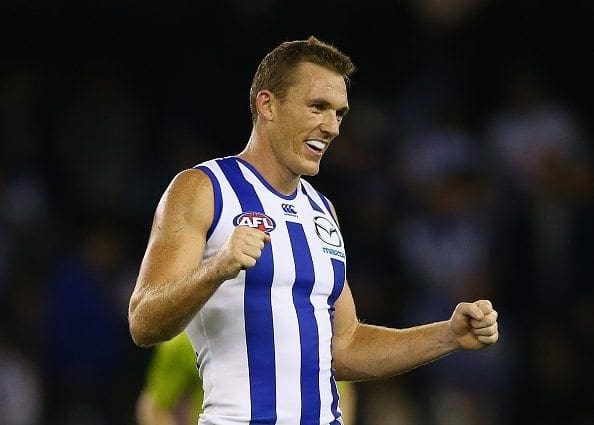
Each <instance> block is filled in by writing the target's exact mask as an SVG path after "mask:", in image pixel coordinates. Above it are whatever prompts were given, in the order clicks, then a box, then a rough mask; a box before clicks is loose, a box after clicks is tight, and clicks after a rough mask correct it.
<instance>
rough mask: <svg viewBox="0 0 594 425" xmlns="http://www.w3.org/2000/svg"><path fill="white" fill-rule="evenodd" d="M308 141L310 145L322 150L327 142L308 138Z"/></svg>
mask: <svg viewBox="0 0 594 425" xmlns="http://www.w3.org/2000/svg"><path fill="white" fill-rule="evenodd" d="M306 143H307V145H308V146H311V147H312V148H314V149H317V150H320V151H321V150H323V149H324V148H325V147H326V143H324V142H322V141H321V140H308V141H307V142H306Z"/></svg>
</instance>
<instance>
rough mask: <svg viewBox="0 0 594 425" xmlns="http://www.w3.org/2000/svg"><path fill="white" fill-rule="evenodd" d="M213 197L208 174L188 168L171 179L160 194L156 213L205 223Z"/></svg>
mask: <svg viewBox="0 0 594 425" xmlns="http://www.w3.org/2000/svg"><path fill="white" fill-rule="evenodd" d="M213 199H214V195H213V185H212V182H211V180H210V178H209V176H208V175H207V174H206V173H205V172H204V171H202V170H200V169H197V168H188V169H185V170H182V171H180V172H178V173H177V174H176V175H175V176H174V177H173V178H172V179H171V181H170V182H169V184H168V186H167V188H166V189H165V191H164V193H163V195H162V196H161V200H160V201H159V206H158V208H157V214H158V215H159V216H168V217H179V218H180V219H181V218H184V219H185V220H190V221H195V220H198V221H200V222H202V221H205V223H206V222H208V220H209V218H210V217H211V216H212V215H213V206H212V204H213Z"/></svg>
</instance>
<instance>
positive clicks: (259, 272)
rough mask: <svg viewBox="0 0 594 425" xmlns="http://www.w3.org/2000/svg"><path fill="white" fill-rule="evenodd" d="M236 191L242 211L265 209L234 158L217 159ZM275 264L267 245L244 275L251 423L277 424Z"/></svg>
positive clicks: (270, 249) (270, 248) (261, 210)
mask: <svg viewBox="0 0 594 425" xmlns="http://www.w3.org/2000/svg"><path fill="white" fill-rule="evenodd" d="M217 163H218V164H219V166H220V167H221V170H223V173H224V174H225V177H227V180H229V183H230V184H231V187H232V188H233V190H234V191H235V194H236V195H237V198H238V199H239V203H240V204H241V209H242V210H243V211H244V212H248V211H252V212H261V213H264V208H263V206H262V203H261V202H260V199H259V198H258V195H257V194H256V191H255V190H254V187H253V186H252V185H251V184H250V183H249V182H248V181H247V180H246V179H245V177H244V176H243V174H242V173H241V170H240V169H239V165H238V164H237V161H235V159H234V158H224V159H219V160H217ZM273 271H274V262H273V258H272V247H271V244H270V243H268V244H266V245H265V246H264V249H263V250H262V256H261V257H260V259H259V260H258V261H257V262H256V265H255V266H254V267H252V268H251V269H249V270H246V272H245V295H244V310H245V311H244V315H245V333H246V345H247V356H248V367H249V375H250V402H251V409H252V417H251V420H250V424H274V423H275V422H276V380H275V375H276V370H275V366H274V365H275V360H274V328H273V323H272V302H271V298H270V292H271V287H272V278H273Z"/></svg>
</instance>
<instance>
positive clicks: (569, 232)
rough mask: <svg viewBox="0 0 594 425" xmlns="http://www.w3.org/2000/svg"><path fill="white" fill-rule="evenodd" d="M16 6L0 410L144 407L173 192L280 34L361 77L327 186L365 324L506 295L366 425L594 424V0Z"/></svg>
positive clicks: (2, 239)
mask: <svg viewBox="0 0 594 425" xmlns="http://www.w3.org/2000/svg"><path fill="white" fill-rule="evenodd" d="M136 3H137V2H132V1H114V0H104V1H90V2H74V1H61V2H51V1H49V2H43V3H41V2H35V1H33V0H13V1H3V2H2V3H0V35H1V39H2V42H1V45H2V51H1V53H0V206H1V208H0V425H40V424H50V425H53V424H59V425H70V424H76V425H87V424H89V425H103V424H110V425H119V424H122V425H128V424H133V423H134V420H133V410H134V403H135V400H136V397H137V395H138V392H139V390H140V387H141V385H142V383H143V379H144V375H143V374H144V371H145V367H146V365H147V360H148V358H149V355H150V350H149V349H141V348H138V347H136V346H135V345H134V344H133V343H132V341H131V339H130V336H129V333H128V325H127V306H128V300H129V296H130V294H131V291H132V288H133V285H134V279H135V276H136V273H137V271H138V267H139V264H140V261H141V258H142V255H143V253H144V248H145V245H146V242H147V238H148V234H149V230H150V225H151V221H152V216H153V212H154V208H155V206H156V203H157V202H158V199H159V197H160V196H161V193H162V192H163V190H164V189H165V187H166V186H167V184H168V183H169V181H170V179H171V178H172V177H173V176H174V175H175V174H176V173H177V172H178V171H180V170H182V169H184V168H187V167H191V166H193V165H195V164H197V163H198V162H201V161H203V160H205V159H208V158H210V157H213V156H224V155H229V154H234V153H238V152H239V151H240V150H241V149H242V148H243V146H244V144H245V142H246V141H247V138H248V136H249V133H250V130H251V121H250V114H249V104H248V94H249V86H250V83H251V78H252V75H253V72H254V71H255V68H256V66H257V65H258V62H259V61H260V59H261V58H262V57H263V56H264V55H265V54H266V53H267V52H268V51H269V50H270V49H271V48H272V47H274V46H275V45H276V44H277V43H279V42H281V41H285V40H290V39H296V38H306V37H307V36H309V35H316V36H317V37H319V38H321V39H322V40H325V41H329V42H331V43H333V44H335V45H336V46H337V47H339V48H341V49H343V50H344V51H346V52H347V53H348V54H349V55H350V56H351V57H352V59H353V60H354V61H355V63H356V64H357V65H358V66H359V71H358V72H357V73H356V74H355V75H354V76H353V83H352V86H351V88H350V104H351V113H350V114H349V116H348V118H347V119H346V121H345V122H344V124H343V128H342V132H341V136H340V137H339V139H337V140H336V142H335V144H334V145H333V147H332V149H331V150H330V151H329V152H328V153H327V155H326V157H325V159H324V161H323V165H322V171H321V173H320V174H319V175H318V176H317V177H315V178H311V179H310V181H311V182H312V183H313V184H314V185H316V186H317V187H318V188H319V189H320V190H321V191H322V192H324V193H325V194H326V195H327V196H329V198H330V199H332V200H333V202H334V204H335V205H336V207H337V210H338V213H339V217H340V220H341V224H342V229H343V235H344V238H345V241H346V245H347V249H348V252H349V257H348V258H349V259H348V261H349V263H348V271H347V273H348V276H349V280H350V283H351V286H352V289H353V293H354V296H355V300H356V303H357V307H358V314H359V316H360V318H361V319H362V320H364V321H366V322H368V323H377V324H385V325H389V326H396V327H405V326H411V325H415V324H420V323H424V322H427V321H434V320H442V319H445V318H448V317H449V315H450V313H451V311H452V309H453V307H454V305H455V304H456V303H457V302H458V301H460V300H472V299H475V298H479V297H480V298H490V299H492V300H493V302H494V304H495V306H496V308H497V310H498V311H499V313H500V332H501V340H500V343H499V344H498V345H497V346H495V347H493V348H492V349H489V350H485V351H482V352H479V353H460V352H459V353H455V354H453V355H451V356H449V357H447V358H445V359H442V360H439V361H438V362H435V363H432V364H430V365H427V366H425V367H423V368H420V369H417V370H414V371H412V372H409V373H408V374H405V375H402V376H399V377H396V378H393V379H389V380H383V381H377V382H366V383H358V384H357V388H358V389H359V390H360V396H359V413H358V421H357V423H358V424H361V425H388V424H390V425H394V424H401V425H413V424H414V425H416V424H421V425H423V424H438V425H441V424H443V425H450V424H452V425H453V424H462V425H466V424H479V423H480V424H483V425H502V424H520V423H521V424H537V423H538V424H579V425H582V424H592V423H594V413H593V410H592V406H593V404H594V393H593V392H592V391H591V390H590V385H589V384H590V383H591V382H592V380H593V379H594V367H593V364H592V363H593V360H594V338H593V336H594V333H593V331H592V329H594V294H593V289H592V287H593V285H592V283H594V257H593V253H594V220H593V218H594V214H593V213H594V179H593V175H594V173H593V155H592V150H593V148H594V143H593V139H592V137H593V135H592V132H593V130H594V128H593V120H592V113H591V111H592V109H593V106H594V105H593V99H594V98H593V94H594V93H593V87H594V86H593V82H592V76H593V75H594V72H593V71H594V69H593V68H594V65H592V61H591V58H589V56H591V55H592V48H591V40H592V39H594V37H593V36H594V3H592V2H585V1H584V2H569V3H559V2H538V1H523V2H512V1H496V0H476V1H471V0H416V1H415V0H409V1H405V0H402V1H393V2H388V4H383V2H381V3H380V2H378V3H375V2H373V1H360V0H343V1H341V2H338V3H337V2H311V3H310V2H291V3H288V2H282V1H279V0H260V1H255V2H245V1H241V0H222V1H218V2H190V1H187V0H170V1H168V2H164V1H154V0H149V1H145V2H143V3H142V5H138V4H136Z"/></svg>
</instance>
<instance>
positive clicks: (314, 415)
mask: <svg viewBox="0 0 594 425" xmlns="http://www.w3.org/2000/svg"><path fill="white" fill-rule="evenodd" d="M196 167H197V168H200V169H201V170H203V171H204V172H206V173H207V174H208V176H209V177H210V179H211V181H212V183H213V187H214V193H215V217H214V220H213V224H212V226H211V228H210V230H209V232H208V235H207V237H208V240H207V245H206V250H205V254H204V260H208V259H209V258H211V257H212V256H213V255H214V254H215V253H216V252H217V251H218V250H219V248H220V247H221V246H222V244H223V243H224V242H225V241H226V239H227V237H228V236H229V234H230V233H231V232H232V231H233V228H234V227H235V226H237V225H248V226H252V227H258V228H260V229H262V230H264V231H266V232H268V233H269V234H270V237H271V242H270V243H269V244H266V246H265V248H264V250H263V251H262V256H261V257H260V259H259V260H258V262H257V263H256V266H255V267H253V268H251V269H248V270H247V271H241V272H240V273H239V275H238V276H237V277H236V278H235V279H232V280H228V281H226V282H224V283H223V284H222V285H221V286H220V287H219V289H218V290H217V291H216V292H215V294H214V295H213V296H212V298H211V299H209V300H208V302H207V303H206V304H205V305H204V306H203V307H202V309H201V310H200V311H199V313H198V314H197V315H196V317H195V318H194V319H193V320H192V321H191V322H190V324H189V325H188V327H187V329H186V332H187V333H188V335H189V337H190V339H191V341H192V344H193V346H194V349H195V351H196V354H197V356H198V357H197V358H198V364H199V370H200V376H201V378H202V380H203V385H204V406H203V407H204V410H203V413H202V414H201V416H200V421H199V423H200V424H201V425H236V424H262V425H264V424H278V425H321V424H323V425H338V424H342V420H341V418H340V416H341V413H340V408H339V406H338V392H337V389H336V382H335V380H334V376H333V372H332V370H331V339H332V322H333V315H334V303H335V301H336V299H337V298H338V296H339V295H340V293H341V291H342V288H343V285H344V280H345V268H346V256H345V250H344V242H343V239H342V236H341V234H340V231H339V229H338V226H337V224H336V222H335V220H334V218H333V216H332V214H331V213H330V210H329V204H328V201H327V199H326V198H325V197H324V196H323V195H321V194H319V193H318V192H317V191H316V190H315V189H314V188H313V187H312V186H311V185H310V184H309V183H308V182H307V181H305V180H303V179H302V180H301V182H300V185H299V187H298V189H297V190H296V191H295V193H293V194H292V195H289V196H285V195H282V194H280V193H278V192H277V191H276V190H274V189H273V188H272V187H271V186H270V185H269V184H268V183H267V182H266V181H265V180H264V178H263V177H262V176H261V175H260V174H259V173H258V171H257V170H256V169H255V168H254V167H252V166H251V165H250V164H248V163H247V162H245V161H243V160H242V159H239V158H237V157H233V156H231V157H225V158H219V159H213V160H211V161H207V162H204V163H202V164H199V165H197V166H196Z"/></svg>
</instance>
